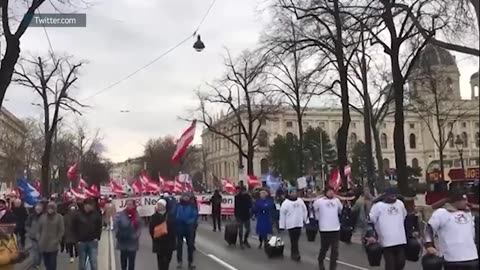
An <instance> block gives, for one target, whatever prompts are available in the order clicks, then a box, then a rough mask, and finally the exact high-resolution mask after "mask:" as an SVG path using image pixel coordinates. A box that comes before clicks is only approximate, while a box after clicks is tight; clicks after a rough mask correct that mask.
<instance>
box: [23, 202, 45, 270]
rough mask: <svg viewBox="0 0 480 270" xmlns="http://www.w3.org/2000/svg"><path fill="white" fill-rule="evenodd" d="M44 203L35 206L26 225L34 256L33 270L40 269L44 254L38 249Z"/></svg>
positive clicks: (31, 251)
mask: <svg viewBox="0 0 480 270" xmlns="http://www.w3.org/2000/svg"><path fill="white" fill-rule="evenodd" d="M43 209H44V208H43V203H41V202H39V203H37V204H36V205H35V208H34V210H33V213H32V214H30V215H29V216H28V218H27V221H26V223H25V226H26V230H27V237H28V239H29V240H30V244H31V247H30V253H31V254H32V257H33V258H32V260H33V265H32V266H33V268H35V269H38V268H40V264H41V263H42V254H41V253H40V250H39V247H38V236H39V233H40V232H39V224H40V223H39V221H40V217H41V216H42V215H43Z"/></svg>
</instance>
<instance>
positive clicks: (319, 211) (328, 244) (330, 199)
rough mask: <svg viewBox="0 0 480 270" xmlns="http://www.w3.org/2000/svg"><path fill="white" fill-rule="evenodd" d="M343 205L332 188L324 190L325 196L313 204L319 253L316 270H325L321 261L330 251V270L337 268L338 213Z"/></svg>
mask: <svg viewBox="0 0 480 270" xmlns="http://www.w3.org/2000/svg"><path fill="white" fill-rule="evenodd" d="M342 209H343V205H342V202H340V200H339V199H338V198H337V197H335V191H334V189H333V188H332V187H327V188H326V189H325V196H324V197H320V198H319V199H317V200H316V201H315V202H314V203H313V210H314V213H315V218H316V219H317V220H318V228H319V230H320V245H321V247H320V252H319V254H318V269H319V270H325V265H324V264H323V261H324V260H325V255H326V254H327V251H328V250H329V249H330V270H335V269H336V268H337V259H338V244H339V240H340V216H339V215H340V213H341V212H342Z"/></svg>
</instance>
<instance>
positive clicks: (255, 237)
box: [250, 235, 370, 270]
mask: <svg viewBox="0 0 480 270" xmlns="http://www.w3.org/2000/svg"><path fill="white" fill-rule="evenodd" d="M250 238H253V239H255V240H258V236H256V235H251V236H250ZM325 260H327V261H330V258H325ZM337 263H338V264H342V265H345V266H348V267H350V268H353V269H358V270H370V269H368V268H363V267H361V266H358V265H355V264H351V263H347V262H344V261H339V260H337Z"/></svg>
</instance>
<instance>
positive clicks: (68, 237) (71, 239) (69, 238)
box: [63, 210, 77, 244]
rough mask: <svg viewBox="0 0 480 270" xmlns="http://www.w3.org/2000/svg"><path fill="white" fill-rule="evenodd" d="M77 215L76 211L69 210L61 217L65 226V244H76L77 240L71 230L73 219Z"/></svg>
mask: <svg viewBox="0 0 480 270" xmlns="http://www.w3.org/2000/svg"><path fill="white" fill-rule="evenodd" d="M76 214H77V210H73V211H72V210H70V211H69V212H68V213H66V214H65V215H64V216H63V223H64V225H65V233H64V238H65V243H67V244H75V243H77V239H76V237H75V232H74V229H73V222H74V219H75V215H76Z"/></svg>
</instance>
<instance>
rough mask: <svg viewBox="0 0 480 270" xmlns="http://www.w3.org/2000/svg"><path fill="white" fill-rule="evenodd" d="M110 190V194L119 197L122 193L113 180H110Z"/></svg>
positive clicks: (121, 189)
mask: <svg viewBox="0 0 480 270" xmlns="http://www.w3.org/2000/svg"><path fill="white" fill-rule="evenodd" d="M110 188H111V189H112V192H113V193H115V194H117V195H121V194H123V193H124V190H123V187H122V186H121V185H119V184H118V183H117V182H115V180H113V179H110Z"/></svg>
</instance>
